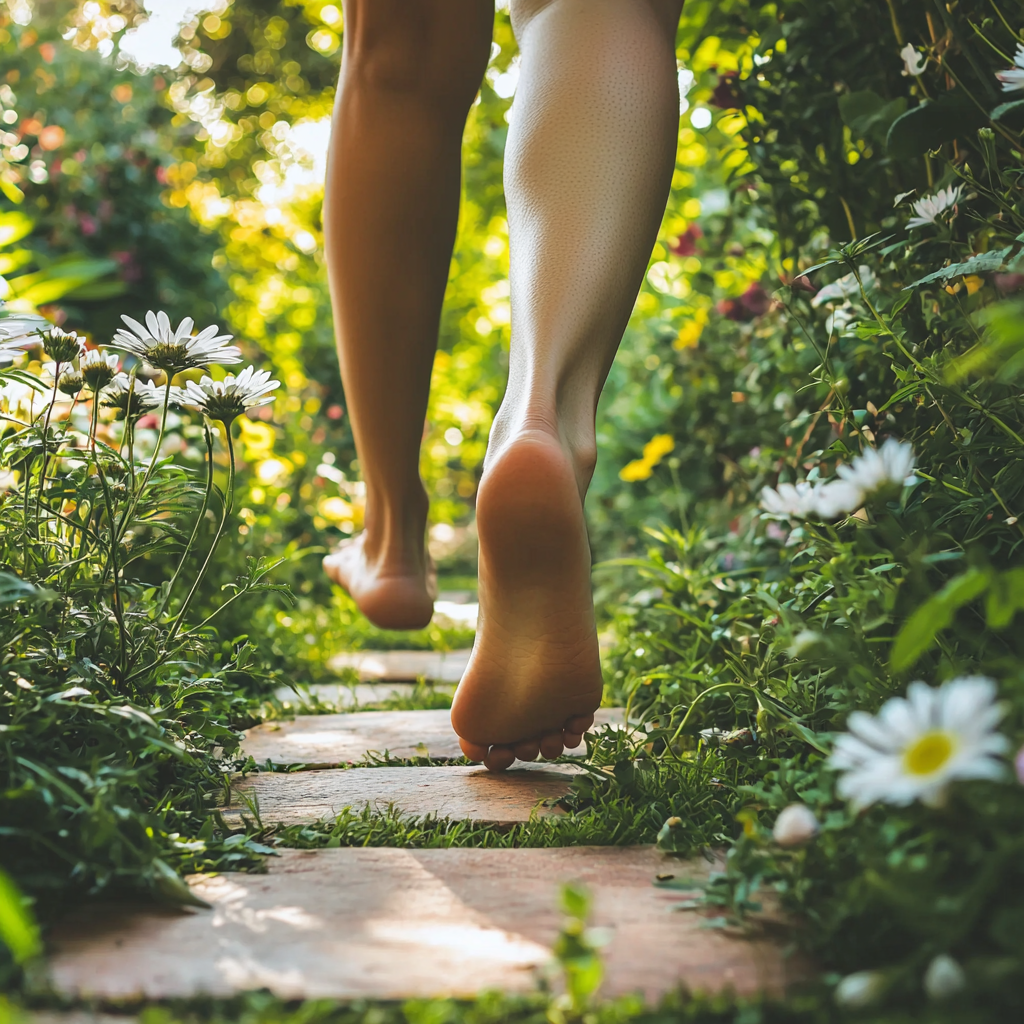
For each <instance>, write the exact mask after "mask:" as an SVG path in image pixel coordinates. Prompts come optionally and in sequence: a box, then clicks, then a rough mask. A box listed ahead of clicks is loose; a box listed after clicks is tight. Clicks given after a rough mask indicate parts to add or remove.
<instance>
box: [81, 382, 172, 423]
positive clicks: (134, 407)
mask: <svg viewBox="0 0 1024 1024" xmlns="http://www.w3.org/2000/svg"><path fill="white" fill-rule="evenodd" d="M166 395H167V388H166V387H159V388H158V387H157V386H156V385H155V384H154V383H153V382H152V381H148V380H139V379H138V378H136V379H135V382H134V386H133V383H132V378H131V377H129V376H128V374H127V373H119V374H117V375H116V376H115V377H114V379H113V380H112V381H111V382H110V383H109V384H108V385H107V386H106V387H105V388H104V389H103V390H102V391H101V392H100V405H103V406H106V407H107V408H110V409H117V410H118V417H117V418H118V419H124V418H125V416H126V415H128V414H129V413H130V415H132V416H139V415H141V414H142V413H143V412H145V411H146V410H147V409H156V408H159V407H160V406H162V405H163V404H164V398H165V397H166ZM184 397H185V391H184V389H183V388H179V387H175V386H174V385H171V396H170V404H171V405H181V402H182V399H183V398H184Z"/></svg>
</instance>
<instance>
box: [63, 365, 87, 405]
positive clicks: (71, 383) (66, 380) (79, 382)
mask: <svg viewBox="0 0 1024 1024" xmlns="http://www.w3.org/2000/svg"><path fill="white" fill-rule="evenodd" d="M84 386H85V378H84V377H83V376H82V375H81V374H80V373H79V372H78V371H77V370H68V372H67V373H62V374H61V375H60V380H59V381H58V382H57V390H58V391H62V392H63V393H64V394H65V395H69V396H70V397H71V398H74V397H75V395H77V394H78V392H79V391H81V390H82V388H83V387H84Z"/></svg>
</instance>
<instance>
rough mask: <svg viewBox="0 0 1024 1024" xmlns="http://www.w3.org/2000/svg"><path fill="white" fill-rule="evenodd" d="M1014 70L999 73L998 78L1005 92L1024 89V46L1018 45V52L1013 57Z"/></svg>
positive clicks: (997, 73) (1008, 69)
mask: <svg viewBox="0 0 1024 1024" xmlns="http://www.w3.org/2000/svg"><path fill="white" fill-rule="evenodd" d="M1013 64H1014V66H1013V67H1012V68H1007V69H1006V70H1005V71H997V72H996V78H998V79H999V81H1000V82H1002V83H1003V92H1017V90H1019V89H1024V46H1022V45H1021V44H1020V43H1018V44H1017V52H1016V53H1015V54H1014V57H1013Z"/></svg>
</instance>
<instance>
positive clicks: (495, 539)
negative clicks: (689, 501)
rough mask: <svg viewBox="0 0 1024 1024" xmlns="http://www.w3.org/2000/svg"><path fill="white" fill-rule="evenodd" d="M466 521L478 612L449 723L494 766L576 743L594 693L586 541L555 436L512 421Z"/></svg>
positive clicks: (470, 753) (596, 661)
mask: <svg viewBox="0 0 1024 1024" xmlns="http://www.w3.org/2000/svg"><path fill="white" fill-rule="evenodd" d="M477 531H478V533H479V536H480V568H479V573H480V583H479V599H480V618H479V620H478V625H477V637H476V644H475V645H474V647H473V654H472V657H471V658H470V660H469V665H468V667H467V668H466V672H465V675H464V676H463V677H462V682H461V683H460V684H459V688H458V690H457V691H456V693H455V700H454V702H453V704H452V725H453V726H454V728H455V731H456V732H457V733H458V734H459V737H460V740H461V746H462V749H463V751H464V752H465V754H466V756H467V757H469V758H470V759H471V760H474V761H483V762H484V764H485V765H487V767H488V768H490V769H491V770H492V771H503V770H504V769H505V768H508V767H509V766H510V765H511V764H512V762H513V761H514V760H515V759H516V758H520V759H521V760H525V761H532V760H534V759H535V758H536V757H537V755H538V754H543V755H544V757H546V758H555V757H558V756H559V755H560V754H561V753H562V749H563V747H566V748H570V749H571V748H572V747H575V746H577V745H578V744H579V742H580V739H581V737H582V735H583V733H584V732H585V731H586V730H587V729H588V728H589V727H590V725H591V724H592V723H593V720H594V716H593V712H594V710H595V709H596V708H597V707H598V705H599V704H600V703H601V692H602V680H601V664H600V658H599V655H598V648H597V630H596V627H595V624H594V608H593V599H592V595H591V590H590V545H589V543H588V541H587V530H586V524H585V522H584V518H583V505H582V502H581V500H580V494H579V489H578V486H577V483H576V475H575V473H574V470H573V463H572V459H571V457H570V455H569V454H568V452H567V451H566V450H565V449H564V447H563V446H562V444H561V443H560V441H559V440H558V438H557V437H556V436H554V435H551V434H548V433H544V432H542V431H537V430H534V431H529V432H525V433H522V434H520V435H519V436H517V437H516V439H515V440H514V441H511V442H509V443H508V444H507V445H506V446H505V447H504V448H503V449H502V451H501V452H500V453H499V454H498V455H497V456H496V458H495V459H494V461H493V462H492V463H490V464H489V465H488V466H487V468H486V470H485V472H484V476H483V480H482V481H481V484H480V491H479V495H478V498H477Z"/></svg>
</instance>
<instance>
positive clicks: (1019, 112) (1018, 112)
mask: <svg viewBox="0 0 1024 1024" xmlns="http://www.w3.org/2000/svg"><path fill="white" fill-rule="evenodd" d="M988 116H989V119H990V120H992V121H1003V122H1005V123H1007V124H1013V125H1017V124H1019V123H1020V122H1021V120H1022V119H1024V100H1010V102H1009V103H1000V104H999V106H998V107H996V108H995V109H994V110H991V111H989V115H988Z"/></svg>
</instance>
